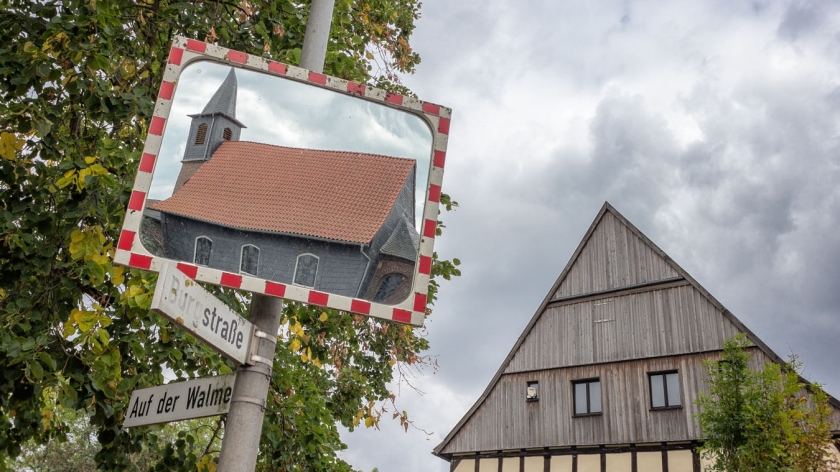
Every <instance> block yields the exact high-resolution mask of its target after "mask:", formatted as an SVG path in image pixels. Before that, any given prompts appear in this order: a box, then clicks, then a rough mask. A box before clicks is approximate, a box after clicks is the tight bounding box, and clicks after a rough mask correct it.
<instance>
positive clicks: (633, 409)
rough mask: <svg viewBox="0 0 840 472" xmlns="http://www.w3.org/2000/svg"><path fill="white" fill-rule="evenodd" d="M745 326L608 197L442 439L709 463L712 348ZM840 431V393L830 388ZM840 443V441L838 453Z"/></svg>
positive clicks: (610, 468) (668, 466)
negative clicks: (700, 412) (702, 416)
mask: <svg viewBox="0 0 840 472" xmlns="http://www.w3.org/2000/svg"><path fill="white" fill-rule="evenodd" d="M737 333H744V334H746V336H747V337H748V339H749V340H750V341H751V343H752V347H750V348H749V350H750V354H751V363H752V364H753V367H754V368H760V366H761V365H763V364H764V363H766V362H783V361H782V359H781V358H779V356H777V355H776V354H775V353H773V351H771V350H770V348H768V347H767V345H765V344H764V343H763V342H762V341H761V340H760V339H758V338H757V337H756V336H755V335H754V334H753V333H752V332H750V330H749V329H747V328H746V327H745V326H744V325H743V324H742V323H741V322H740V321H739V320H738V319H737V318H736V317H735V316H734V315H733V314H732V313H730V312H729V311H728V310H727V309H726V308H725V307H724V306H723V305H721V304H720V302H718V301H717V300H716V299H715V298H714V297H713V296H712V295H711V294H709V292H707V291H706V290H705V289H704V288H703V287H702V286H701V285H700V284H699V283H697V281H696V280H694V279H693V278H692V277H691V276H690V275H688V273H687V272H686V271H685V270H683V269H682V268H681V267H680V266H679V265H677V264H676V263H675V262H674V261H673V260H672V259H671V258H670V257H668V255H667V254H665V253H664V252H663V251H662V250H661V249H659V248H658V247H657V246H656V245H655V244H653V243H652V242H651V241H650V240H649V239H648V238H647V237H645V235H643V234H642V233H641V232H640V231H639V230H638V229H636V228H635V227H634V226H633V225H632V224H631V223H630V222H628V221H627V220H626V219H625V218H624V217H623V216H622V215H621V214H619V213H618V212H617V211H616V210H615V209H614V208H613V207H612V206H610V204H609V203H605V204H604V206H603V207H602V209H601V211H600V212H599V214H598V216H597V217H596V218H595V221H594V222H593V223H592V226H591V227H590V228H589V230H588V231H587V233H586V235H585V236H584V238H583V240H582V241H581V243H580V245H579V246H578V248H577V250H576V251H575V252H574V255H573V256H572V258H571V260H570V261H569V263H568V264H567V265H566V268H565V269H564V270H563V272H562V273H561V274H560V277H559V278H558V279H557V281H556V282H555V284H554V286H552V288H551V290H550V291H549V293H548V295H547V296H546V298H545V299H544V300H543V302H542V304H541V305H540V307H539V309H538V310H537V312H536V314H535V315H534V317H533V318H532V319H531V321H530V322H529V323H528V325H527V327H526V328H525V330H524V332H523V333H522V335H521V336H520V337H519V339H518V340H517V341H516V344H515V345H514V346H513V349H512V350H511V351H510V354H508V356H507V358H506V359H505V360H504V362H503V363H502V365H501V367H500V368H499V370H498V372H496V375H495V376H494V377H493V379H492V380H491V382H490V384H489V385H488V387H487V389H486V390H485V391H484V393H483V394H482V395H481V397H480V398H479V399H478V401H476V403H475V404H474V405H473V406H472V408H470V410H469V411H468V412H467V414H466V415H465V416H464V417H463V418H462V419H461V420H460V421H459V422H458V424H457V425H456V426H455V428H454V429H453V430H452V431H451V432H450V433H449V435H448V436H446V438H445V439H444V440H443V442H441V443H440V444H439V445H438V446H437V447H436V448H435V449H434V451H433V453H434V454H435V455H437V456H439V457H441V458H443V459H445V460H448V461H449V462H450V463H451V470H452V471H455V472H700V471H701V470H702V469H703V464H702V463H701V462H702V461H701V458H700V456H699V454H698V453H697V446H698V445H699V444H700V442H701V441H702V433H701V431H700V427H699V424H698V422H697V420H696V418H695V415H696V413H697V407H696V405H695V400H696V399H697V397H698V394H699V393H700V392H703V391H706V385H705V383H706V382H705V380H706V379H705V373H704V368H703V361H704V360H716V359H719V358H720V355H721V352H722V349H723V343H724V340H725V339H727V338H730V337H732V336H734V335H735V334H737ZM830 403H831V405H832V407H833V408H834V410H835V413H834V415H833V417H832V422H833V429H834V431H835V436H837V435H840V402H838V401H837V400H836V399H835V398H833V397H831V398H830ZM838 455H840V454H838Z"/></svg>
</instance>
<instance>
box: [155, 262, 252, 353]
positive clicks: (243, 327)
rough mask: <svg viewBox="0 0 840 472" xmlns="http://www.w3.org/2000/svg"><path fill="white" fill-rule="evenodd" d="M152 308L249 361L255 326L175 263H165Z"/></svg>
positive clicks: (215, 346)
mask: <svg viewBox="0 0 840 472" xmlns="http://www.w3.org/2000/svg"><path fill="white" fill-rule="evenodd" d="M152 310H154V311H156V312H158V313H160V314H161V315H163V316H165V317H167V318H169V319H170V320H172V321H173V322H175V323H176V324H177V325H178V326H180V327H181V328H184V329H186V330H187V331H189V332H191V333H193V334H194V335H195V336H196V337H198V338H200V339H202V340H203V341H204V342H206V343H207V344H209V345H210V346H212V347H213V348H214V349H216V350H217V351H219V352H220V353H221V354H222V355H224V356H227V357H228V358H230V359H231V360H234V361H236V362H238V363H240V364H247V363H249V358H248V357H249V353H250V351H249V349H250V345H251V339H252V338H253V333H254V325H253V324H251V323H250V322H248V320H246V319H245V318H243V317H241V316H239V315H238V314H237V313H236V312H234V311H233V310H231V309H230V308H229V307H228V306H227V305H225V304H224V303H222V301H221V300H219V299H218V298H216V297H215V296H214V295H213V294H212V293H210V292H208V291H207V290H205V289H204V288H203V287H202V286H200V285H198V284H197V283H196V282H195V281H194V280H192V279H190V278H189V277H187V276H186V275H184V273H183V272H181V271H180V270H178V269H177V268H176V267H175V266H173V265H170V264H165V265H164V267H163V268H162V269H161V271H160V275H158V281H157V285H156V286H155V296H154V298H153V299H152Z"/></svg>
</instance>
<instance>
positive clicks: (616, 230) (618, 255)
mask: <svg viewBox="0 0 840 472" xmlns="http://www.w3.org/2000/svg"><path fill="white" fill-rule="evenodd" d="M678 275H679V274H678V273H677V271H676V270H675V269H674V268H673V267H672V266H671V265H670V264H669V263H668V262H667V261H666V260H665V259H664V258H662V257H661V256H660V255H659V254H657V253H656V251H655V250H654V249H653V248H652V247H650V246H648V245H647V244H646V243H645V242H644V241H643V240H642V239H641V238H639V237H638V236H636V235H635V234H633V232H632V231H631V230H630V229H629V228H628V227H627V226H626V225H624V223H622V222H621V221H619V220H618V218H616V217H615V216H614V215H613V214H612V213H610V212H607V213H605V214H604V217H603V219H602V220H601V222H600V224H599V225H598V226H597V227H596V228H595V230H594V231H593V233H592V235H591V236H590V238H589V241H587V243H586V245H584V247H583V249H582V251H581V253H580V255H579V256H578V258H577V260H576V261H575V263H574V265H572V267H571V268H570V269H569V272H568V273H567V274H566V278H565V279H564V280H563V282H562V283H561V284H560V287H559V288H558V289H557V291H556V292H555V293H554V295H553V296H552V298H560V297H569V296H574V295H581V294H585V293H592V292H597V291H601V290H609V289H614V288H618V287H626V286H630V285H636V284H640V283H646V282H652V281H656V280H665V279H669V278H672V277H677V276H678Z"/></svg>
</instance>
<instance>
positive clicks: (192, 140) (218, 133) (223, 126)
mask: <svg viewBox="0 0 840 472" xmlns="http://www.w3.org/2000/svg"><path fill="white" fill-rule="evenodd" d="M236 89H237V84H236V73H234V70H233V69H232V68H231V70H230V72H229V73H228V75H227V78H225V81H224V82H222V85H220V86H219V89H218V90H216V93H214V94H213V97H212V98H210V101H209V102H207V105H206V106H205V107H204V110H202V111H201V113H198V114H195V115H189V117H190V118H192V124H191V125H190V133H189V135H188V136H187V142H186V148H185V149H184V158H183V160H182V161H181V172H180V173H179V174H178V179H177V180H176V181H175V189H174V191H173V193H174V192H177V191H178V190H179V189H180V188H181V187H182V186H183V185H184V184H185V183H187V181H188V180H189V179H190V177H192V175H193V174H194V173H195V171H196V170H198V168H199V167H201V164H203V163H205V162H207V161H209V160H210V158H211V157H212V156H213V153H214V152H216V149H218V148H219V146H221V145H222V143H223V142H225V141H239V135H240V133H241V132H242V128H245V127H246V126H245V125H243V124H242V123H240V122H239V120H237V119H236Z"/></svg>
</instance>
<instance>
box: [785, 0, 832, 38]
mask: <svg viewBox="0 0 840 472" xmlns="http://www.w3.org/2000/svg"><path fill="white" fill-rule="evenodd" d="M825 4H826V3H825V2H822V1H816V0H797V1H794V2H791V3H790V5H788V7H787V10H786V11H785V14H784V16H783V17H782V21H781V23H780V24H779V29H778V35H779V37H781V38H783V39H787V40H789V41H795V40H797V39H798V38H799V37H801V36H803V35H807V34H809V33H812V32H813V31H814V30H815V29H817V27H818V26H819V25H820V24H821V23H822V18H823V15H824V14H825Z"/></svg>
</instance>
